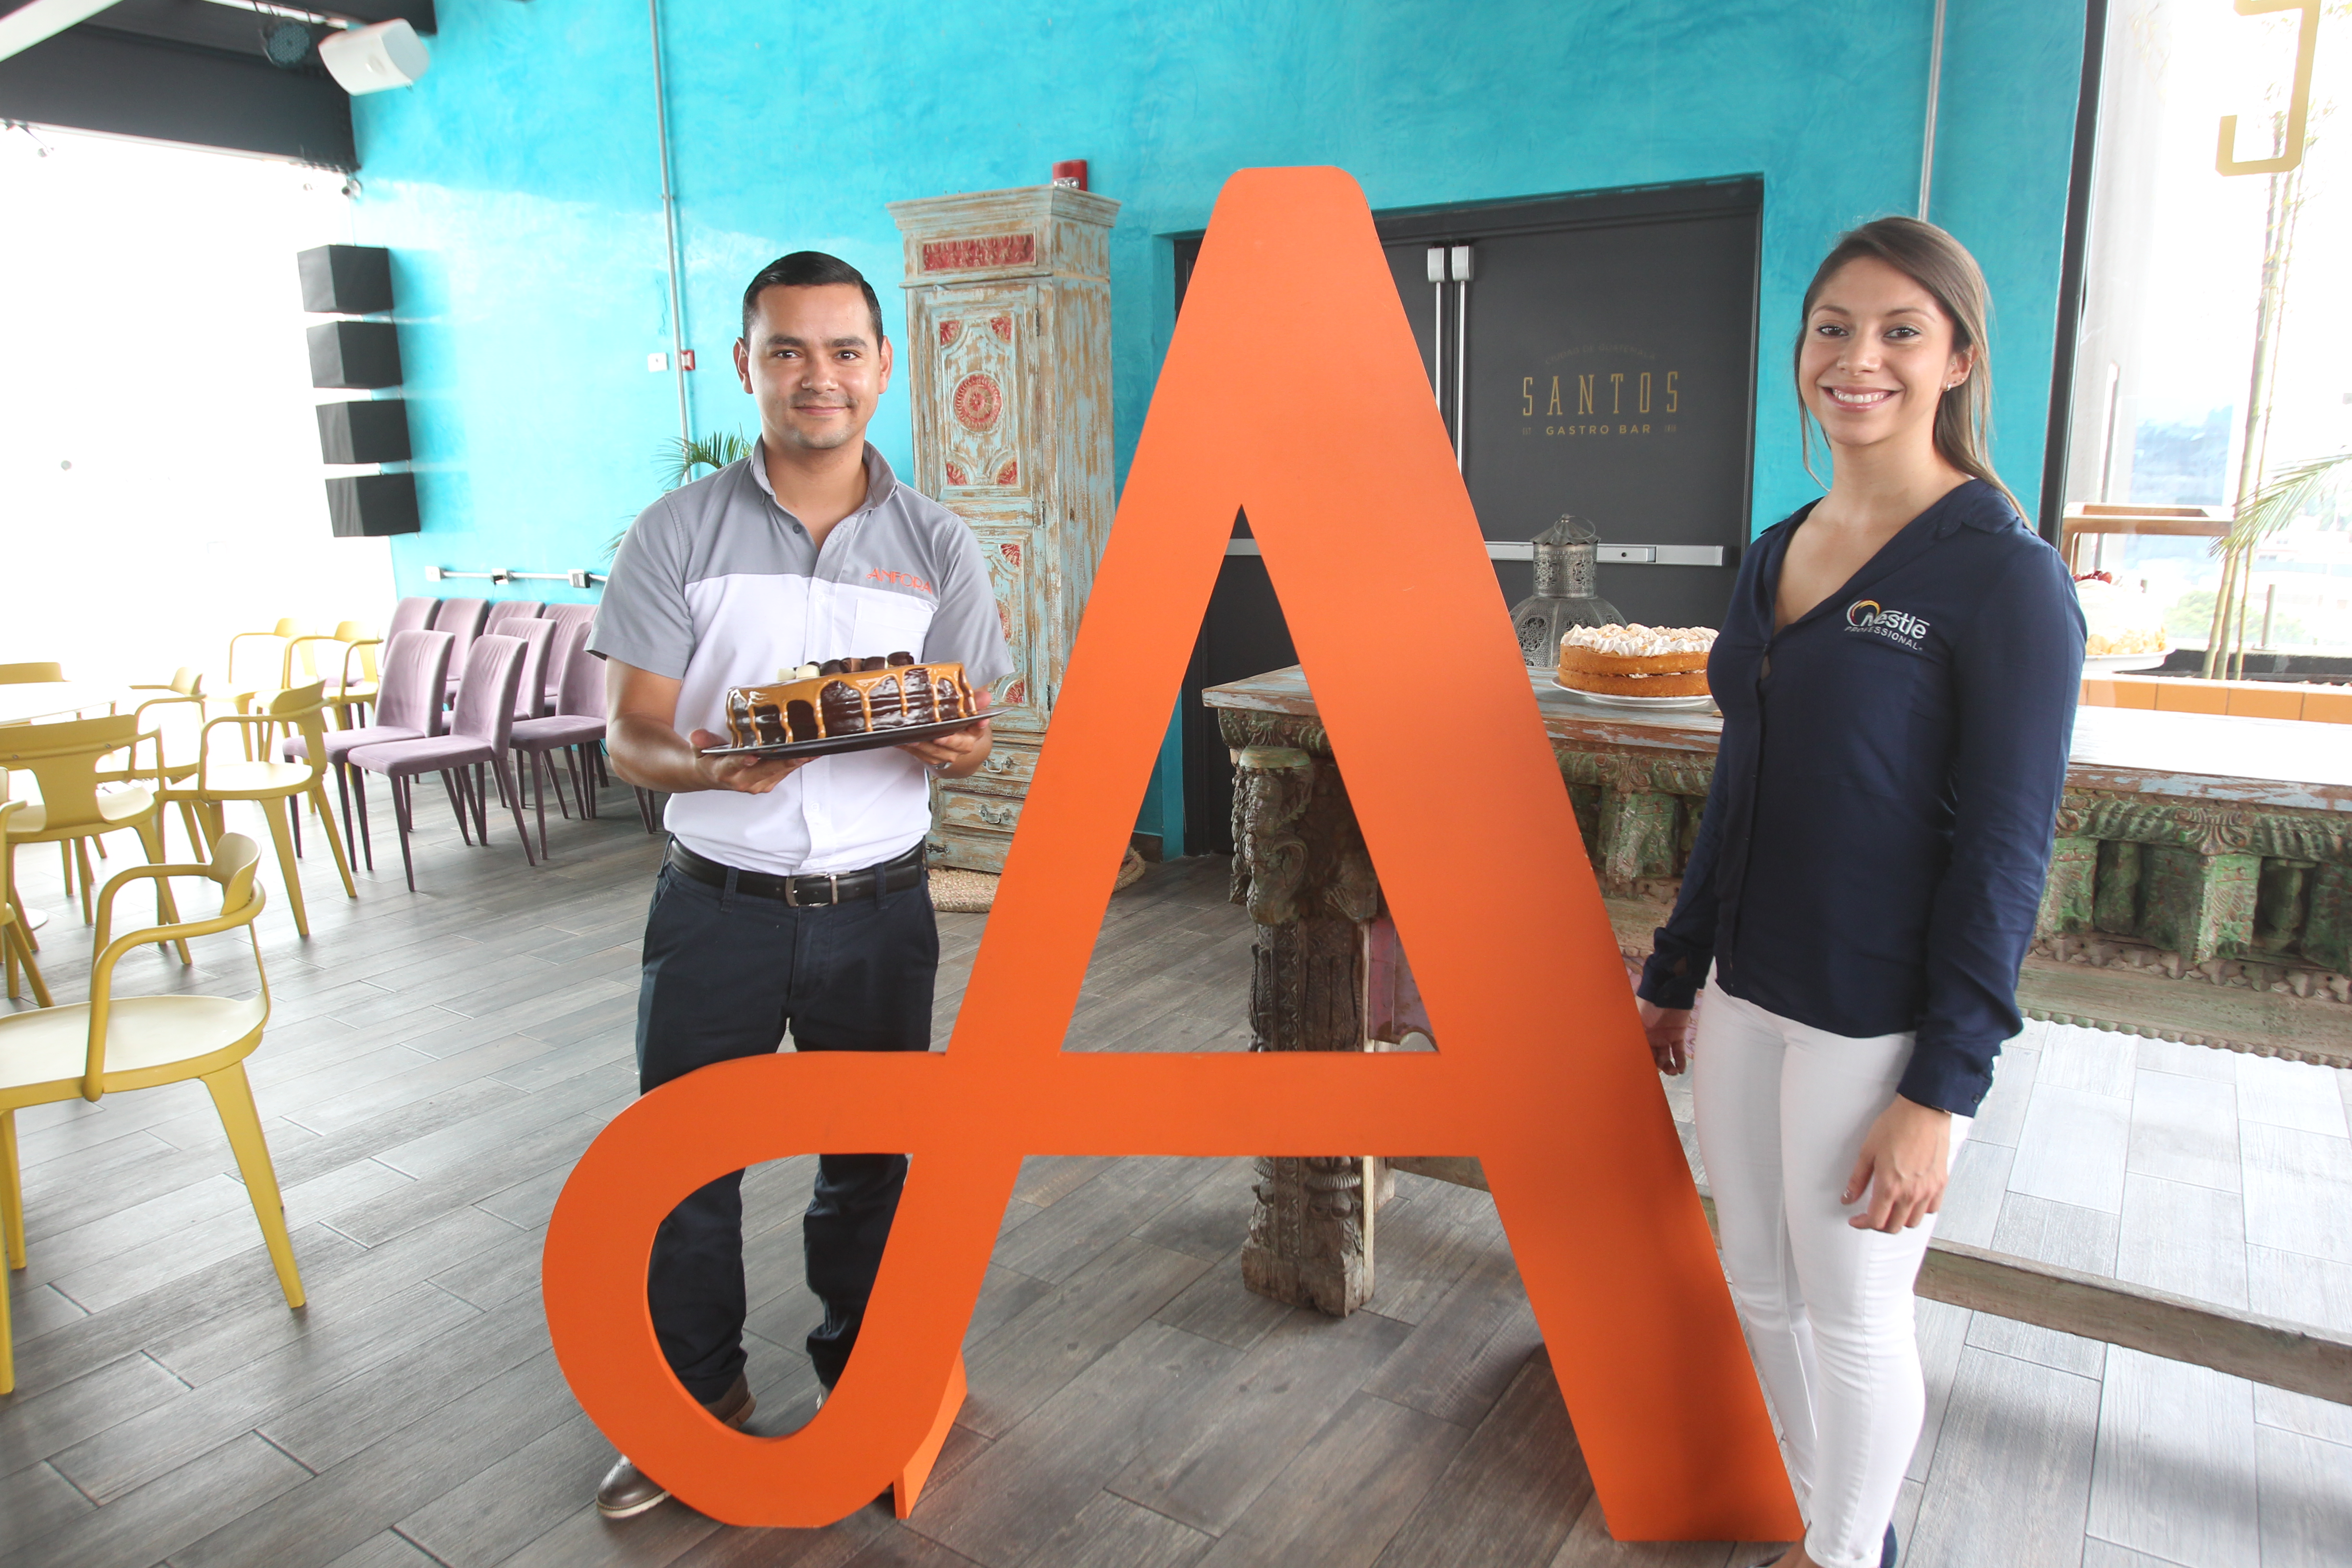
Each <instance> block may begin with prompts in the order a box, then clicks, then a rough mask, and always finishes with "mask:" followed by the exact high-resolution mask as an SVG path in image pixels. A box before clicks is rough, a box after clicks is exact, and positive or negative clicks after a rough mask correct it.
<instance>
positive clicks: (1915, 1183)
mask: <svg viewBox="0 0 2352 1568" xmlns="http://www.w3.org/2000/svg"><path fill="white" fill-rule="evenodd" d="M1951 1164H1952V1115H1951V1112H1950V1111H1948V1110H1930V1109H1929V1108H1928V1107H1927V1106H1924V1105H1921V1104H1920V1103H1918V1102H1917V1101H1916V1100H1906V1099H1904V1098H1903V1097H1902V1096H1901V1095H1899V1094H1898V1095H1896V1096H1895V1103H1894V1104H1892V1105H1890V1106H1888V1107H1887V1108H1886V1109H1885V1110H1882V1111H1880V1112H1879V1113H1878V1120H1877V1121H1874V1122H1872V1123H1871V1124H1870V1131H1869V1134H1868V1135H1867V1136H1865V1137H1864V1139H1863V1141H1862V1155H1861V1157H1860V1158H1859V1159H1857V1160H1855V1161H1854V1163H1853V1175H1851V1176H1848V1177H1847V1178H1846V1183H1845V1192H1844V1194H1843V1196H1841V1197H1840V1198H1839V1199H1838V1201H1839V1202H1840V1203H1847V1204H1853V1203H1860V1202H1861V1201H1862V1195H1863V1194H1864V1192H1868V1193H1869V1194H1870V1206H1869V1208H1867V1209H1866V1210H1864V1212H1863V1213H1861V1214H1858V1215H1854V1216H1853V1218H1852V1219H1849V1220H1847V1221H1846V1224H1848V1225H1850V1226H1853V1228H1854V1229H1856V1230H1882V1231H1885V1233H1886V1234H1887V1235H1889V1236H1893V1235H1894V1234H1895V1232H1896V1231H1898V1230H1908V1229H1909V1228H1910V1227H1911V1226H1915V1225H1917V1224H1918V1223H1919V1222H1920V1221H1921V1220H1923V1219H1925V1218H1927V1216H1928V1215H1931V1214H1934V1213H1935V1212H1936V1211H1937V1209H1938V1208H1941V1207H1942V1206H1943V1203H1944V1183H1945V1181H1946V1180H1947V1179H1948V1176H1949V1173H1950V1171H1951Z"/></svg>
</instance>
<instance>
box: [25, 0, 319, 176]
mask: <svg viewBox="0 0 2352 1568" xmlns="http://www.w3.org/2000/svg"><path fill="white" fill-rule="evenodd" d="M99 15H100V17H101V18H102V17H104V16H106V15H107V14H106V13H105V12H100V14H99ZM0 119H6V120H23V121H31V122H32V123H34V124H37V125H56V126H59V127H62V128H64V129H67V130H71V131H97V132H105V133H108V134H110V135H116V136H138V137H143V138H145V139H147V140H149V141H153V142H180V143H182V144H184V145H186V146H192V147H217V148H222V149H224V150H226V151H228V152H234V153H261V154H263V155H264V156H267V157H273V158H291V159H293V160H295V161H296V162H298V163H314V164H317V165H319V166H320V167H322V168H329V169H342V170H347V171H348V170H352V169H356V168H357V167H359V153H358V150H357V148H356V147H355V145H354V144H353V142H352V101H351V99H350V97H349V96H348V95H347V94H346V93H345V92H344V91H343V89H341V88H340V87H337V86H336V85H335V83H334V81H333V80H332V79H330V78H329V77H327V76H325V75H324V74H323V73H313V72H310V71H299V70H280V69H278V68H277V67H275V66H273V65H270V64H269V63H268V61H266V60H264V59H263V58H261V57H260V56H259V55H253V56H249V57H248V56H244V55H233V54H227V53H224V52H221V51H218V50H214V49H206V48H198V47H193V46H190V45H185V44H178V43H173V42H169V41H167V40H164V39H161V38H153V37H138V36H134V35H132V34H129V33H122V32H118V31H115V30H113V29H111V28H108V27H105V26H100V25H99V23H98V22H96V21H92V22H85V23H83V24H81V25H80V26H74V27H68V28H67V29H66V30H65V31H64V32H62V33H59V34H58V35H57V36H56V37H53V38H47V39H44V40H43V41H41V42H40V43H38V44H36V45H34V46H33V47H31V48H29V49H26V51H25V52H24V53H22V54H19V55H16V56H12V57H11V58H7V59H5V60H0Z"/></svg>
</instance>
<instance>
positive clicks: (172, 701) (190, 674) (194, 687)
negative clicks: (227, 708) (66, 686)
mask: <svg viewBox="0 0 2352 1568" xmlns="http://www.w3.org/2000/svg"><path fill="white" fill-rule="evenodd" d="M131 690H133V691H163V692H168V693H170V695H169V696H165V697H150V698H148V699H147V700H145V701H143V702H142V703H140V704H139V705H138V706H137V707H136V708H134V709H132V710H131V717H132V718H134V719H136V720H138V721H139V725H140V730H139V735H138V738H137V740H135V741H133V742H132V743H131V747H130V749H129V750H128V751H127V752H122V753H121V766H110V767H102V768H100V770H99V773H98V782H99V783H100V784H135V783H137V782H138V781H139V780H141V779H153V780H155V781H157V782H158V783H159V784H181V783H184V782H185V781H186V780H187V779H188V778H189V777H190V776H191V775H193V774H194V773H195V771H196V759H195V758H194V756H190V755H173V754H170V753H169V748H167V747H166V745H165V743H164V742H165V739H166V737H165V733H164V728H163V723H162V722H161V721H158V722H157V723H156V724H154V725H153V726H152V728H151V727H150V726H149V724H148V721H147V715H148V712H149V711H150V710H152V709H157V708H169V707H175V706H177V707H188V708H193V709H194V710H195V714H194V718H195V720H196V721H197V727H198V730H199V731H200V732H201V729H202V725H203V720H204V711H205V677H204V672H203V671H202V670H200V669H196V668H193V667H191V666H189V665H182V666H181V667H180V668H178V669H176V670H174V671H173V672H172V679H170V680H169V681H168V682H165V683H163V684H161V685H154V684H141V685H136V686H133V687H131ZM167 717H168V715H167ZM182 738H183V739H185V738H186V737H185V736H184V735H183V737H182ZM146 742H153V744H154V765H153V766H152V767H142V766H140V765H139V748H140V746H141V745H142V744H144V743H146ZM106 760H107V762H108V763H113V762H115V761H116V759H115V758H114V757H109V758H107V759H106ZM178 805H179V807H180V818H181V821H182V822H183V823H184V825H185V826H186V827H187V829H188V845H189V847H190V848H191V850H193V851H194V853H195V854H197V855H202V854H203V853H204V852H205V835H204V832H203V830H202V829H201V828H199V827H198V826H196V813H195V807H194V805H191V804H190V803H188V802H186V801H181V802H179V803H178ZM100 848H101V851H102V850H103V846H101V847H100ZM66 890H67V891H68V892H71V891H72V890H73V886H72V881H71V879H70V878H68V882H67V887H66Z"/></svg>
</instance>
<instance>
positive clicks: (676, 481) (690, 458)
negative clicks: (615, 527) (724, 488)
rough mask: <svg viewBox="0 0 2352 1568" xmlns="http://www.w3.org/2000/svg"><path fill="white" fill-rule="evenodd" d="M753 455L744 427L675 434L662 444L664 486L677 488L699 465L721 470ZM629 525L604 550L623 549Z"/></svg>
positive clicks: (614, 536)
mask: <svg viewBox="0 0 2352 1568" xmlns="http://www.w3.org/2000/svg"><path fill="white" fill-rule="evenodd" d="M750 456H751V438H750V437H747V436H745V435H744V434H743V432H741V431H740V430H721V431H719V433H718V434H717V435H715V436H693V437H688V436H675V437H671V438H670V439H669V440H667V441H665V442H663V443H662V445H661V451H660V456H659V458H658V459H657V460H658V461H659V462H660V464H661V476H662V489H664V490H666V491H667V490H674V489H677V487H678V486H680V485H682V484H685V483H686V482H688V480H689V479H693V478H694V477H695V473H694V471H695V470H696V469H697V468H709V470H710V471H711V472H712V473H714V474H715V473H717V472H718V471H719V469H721V468H725V467H726V466H727V465H728V464H730V463H736V462H740V461H742V460H743V459H744V458H748V457H750ZM628 532H629V531H628V528H627V527H626V526H625V525H624V526H623V528H622V529H621V531H620V532H618V533H616V534H614V535H613V537H612V539H611V540H610V541H609V542H606V544H605V546H604V553H605V554H606V555H613V554H615V553H617V552H619V550H620V548H621V541H622V540H624V539H625V538H626V537H628Z"/></svg>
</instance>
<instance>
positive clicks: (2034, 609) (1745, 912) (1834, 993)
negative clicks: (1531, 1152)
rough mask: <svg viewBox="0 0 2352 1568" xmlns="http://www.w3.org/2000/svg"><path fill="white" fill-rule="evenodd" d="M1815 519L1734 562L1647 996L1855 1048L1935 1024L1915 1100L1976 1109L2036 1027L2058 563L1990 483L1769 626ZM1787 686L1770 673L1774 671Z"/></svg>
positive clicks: (2079, 622)
mask: <svg viewBox="0 0 2352 1568" xmlns="http://www.w3.org/2000/svg"><path fill="white" fill-rule="evenodd" d="M1811 510H1812V507H1811V506H1810V505H1809V506H1807V507H1805V508H1804V509H1803V510H1800V511H1799V512H1797V513H1796V514H1795V515H1794V516H1793V517H1790V518H1789V519H1788V520H1787V521H1783V522H1780V523H1778V524H1776V525H1774V526H1773V527H1772V528H1770V529H1768V530H1767V531H1765V532H1764V533H1763V534H1762V535H1761V536H1760V537H1759V539H1758V540H1757V541H1756V542H1755V544H1754V545H1753V546H1751V547H1750V548H1749V550H1748V552H1747V557H1746V559H1745V560H1744V561H1743V562H1742V563H1740V569H1739V581H1738V586H1737V587H1736V588H1734V590H1733V591H1732V597H1731V606H1730V608H1729V609H1728V610H1727V612H1726V613H1725V615H1724V624H1723V630H1722V633H1721V635H1720V636H1718V637H1717V638H1716V643H1715V651H1714V652H1713V654H1711V655H1710V656H1709V657H1708V659H1707V666H1706V674H1707V684H1708V686H1709V687H1710V688H1711V689H1713V691H1714V693H1715V700H1716V705H1717V707H1719V708H1721V709H1722V710H1723V739H1722V743H1721V749H1720V750H1719V752H1717V758H1716V764H1715V779H1714V783H1713V784H1712V786H1711V787H1710V788H1709V789H1708V791H1707V797H1706V814H1705V815H1704V816H1702V818H1701V819H1700V823H1699V832H1698V838H1697V841H1696V844H1695V845H1694V847H1693V848H1692V851H1691V858H1690V865H1689V868H1688V869H1687V870H1686V871H1685V873H1684V876H1683V886H1682V896H1681V897H1680V898H1679V899H1678V900H1675V912H1674V914H1673V916H1672V917H1671V918H1670V919H1669V920H1668V921H1667V923H1666V924H1665V925H1664V927H1662V928H1660V930H1659V931H1658V933H1657V939H1656V947H1655V952H1654V954H1653V956H1652V957H1651V959H1650V961H1649V963H1648V964H1647V965H1646V966H1645V967H1644V969H1643V975H1642V985H1641V994H1642V995H1643V996H1644V997H1646V998H1647V999H1649V1000H1650V1001H1652V1002H1654V1003H1656V1004H1658V1005H1661V1006H1665V1007H1687V1006H1689V1005H1691V1004H1692V1000H1693V998H1694V996H1695V994H1696V991H1697V989H1698V987H1699V985H1700V984H1701V983H1702V982H1703V981H1704V980H1705V979H1706V973H1707V965H1708V963H1709V961H1710V960H1712V961H1713V963H1714V964H1715V970H1716V983H1717V984H1719V985H1721V986H1722V987H1723V988H1724V989H1725V990H1726V991H1728V992H1730V993H1731V994H1733V995H1735V996H1738V997H1740V998H1742V999H1743V1000H1745V1001H1748V1002H1753V1003H1755V1004H1756V1005H1758V1006H1759V1007H1764V1008H1767V1009H1769V1010H1770V1011H1771V1012H1774V1013H1778V1014H1780V1016H1783V1017H1787V1018H1793V1019H1795V1020H1796V1021H1798V1022H1799V1023H1801V1024H1809V1025H1811V1026H1813V1027H1815V1028H1820V1029H1826V1030H1829V1031H1830V1032H1831V1033H1832V1034H1838V1035H1847V1036H1853V1037H1868V1036H1873V1035H1892V1034H1898V1033H1901V1032H1903V1031H1906V1030H1916V1031H1917V1032H1918V1040H1917V1044H1916V1046H1915V1047H1913V1049H1912V1053H1911V1063H1910V1066H1909V1068H1908V1069H1907V1070H1906V1072H1905V1073H1904V1075H1903V1081H1902V1084H1901V1086H1900V1089H1899V1092H1900V1093H1901V1094H1902V1095H1903V1096H1904V1097H1905V1098H1906V1099H1908V1100H1916V1101H1917V1102H1918V1103H1919V1104H1921V1105H1927V1106H1932V1107H1935V1108H1937V1109H1939V1110H1949V1111H1952V1112H1954V1113H1956V1114H1958V1115H1962V1116H1973V1115H1974V1114H1976V1109H1977V1106H1978V1103H1979V1101H1981V1100H1983V1099H1984V1096H1985V1091H1986V1090H1987V1089H1990V1088H1991V1087H1992V1064H1993V1058H1994V1057H1996V1056H1997V1055H1999V1054H2000V1046H2001V1042H2002V1041H2004V1040H2006V1039H2008V1038H2009V1037H2011V1036H2012V1035H2014V1034H2016V1033H2017V1032H2018V1030H2019V1028H2020V1027H2021V1019H2020V1017H2019V1016H2018V1011H2017V974H2018V969H2019V966H2020V965H2021V964H2022V963H2024V961H2025V952H2026V948H2027V947H2028V945H2029V944H2031V943H2032V940H2033V924H2034V917H2035V914H2036V912H2037V911H2038V910H2039V909H2040V906H2041V902H2042V882H2043V879H2045V878H2046V877H2047V875H2048V873H2049V869H2050V847H2051V837H2052V833H2053V828H2054V826H2055V825H2056V818H2057V813H2058V802H2059V796H2060V794H2061V792H2062V791H2063V789H2064V787H2065V781H2066V753H2067V749H2068V746H2069V744H2070V742H2071V741H2072V739H2073V734H2074V703H2075V700H2076V698H2077V697H2078V696H2079V695H2080V694H2081V689H2082V675H2083V611H2082V606H2081V605H2080V604H2078V603H2077V602H2076V600H2075V597H2074V583H2073V581H2072V579H2071V578H2070V577H2069V575H2068V574H2067V571H2066V567H2065V563H2063V561H2062V560H2060V558H2059V555H2058V552H2056V551H2054V550H2053V549H2051V548H2050V546H2049V545H2048V544H2046V543H2044V542H2042V540H2041V539H2040V538H2039V537H2037V536H2036V535H2035V534H2033V533H2032V531H2029V530H2028V529H2027V528H2026V526H2025V524H2024V523H2023V521H2021V520H2020V519H2019V517H2018V515H2017V513H2016V511H2015V510H2012V509H2011V506H2010V504H2009V502H2008V501H2007V500H2005V499H2004V498H2003V497H2002V495H2001V493H2000V491H1999V490H1997V489H1994V488H1993V487H1992V486H1990V485H1989V484H1986V483H1984V482H1983V481H1982V480H1980V479H1971V480H1969V482H1968V483H1966V484H1964V485H1962V486H1960V487H1959V488H1958V489H1955V490H1953V491H1952V492H1951V493H1950V494H1948V495H1947V496H1945V497H1944V498H1943V499H1942V500H1938V501H1937V503H1936V504H1935V505H1933V506H1931V507H1929V508H1928V509H1927V510H1926V511H1923V512H1921V513H1920V514H1919V515H1918V516H1917V517H1916V518H1914V519H1912V520H1911V521H1909V522H1908V523H1906V524H1905V525H1904V527H1903V529H1902V531H1900V532H1898V533H1897V534H1895V537H1894V538H1893V539H1891V540H1889V541H1887V542H1886V544H1885V546H1884V547H1883V548H1881V549H1880V551H1879V552H1878V553H1877V554H1876V555H1874V556H1873V557H1871V559H1870V561H1869V563H1867V564H1865V565H1864V567H1863V568H1862V570H1861V571H1860V572H1858V573H1856V574H1854V575H1853V579H1852V580H1851V581H1849V582H1848V583H1847V584H1845V585H1844V586H1843V588H1841V589H1839V590H1838V591H1837V592H1836V593H1835V594H1832V595H1831V596H1830V597H1828V598H1827V599H1824V600H1822V603H1820V604H1819V605H1815V606H1814V607H1813V608H1812V609H1811V610H1810V611H1808V612H1807V613H1806V614H1805V615H1804V616H1801V618H1799V619H1797V620H1795V621H1792V622H1790V624H1789V625H1788V626H1786V627H1785V628H1783V629H1781V630H1780V631H1779V632H1777V633H1776V632H1775V631H1774V630H1773V626H1772V622H1773V604H1774V601H1775V599H1776V598H1777V597H1778V596H1779V593H1780V563H1781V561H1782V560H1783V559H1784V558H1785V557H1786V556H1787V554H1788V549H1789V541H1790V538H1791V537H1792V536H1793V535H1794V534H1795V533H1796V531H1797V529H1798V527H1799V526H1800V525H1801V524H1802V523H1803V521H1804V520H1805V518H1806V516H1807V515H1808V514H1809V513H1810V512H1811ZM1768 670H1769V673H1768Z"/></svg>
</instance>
